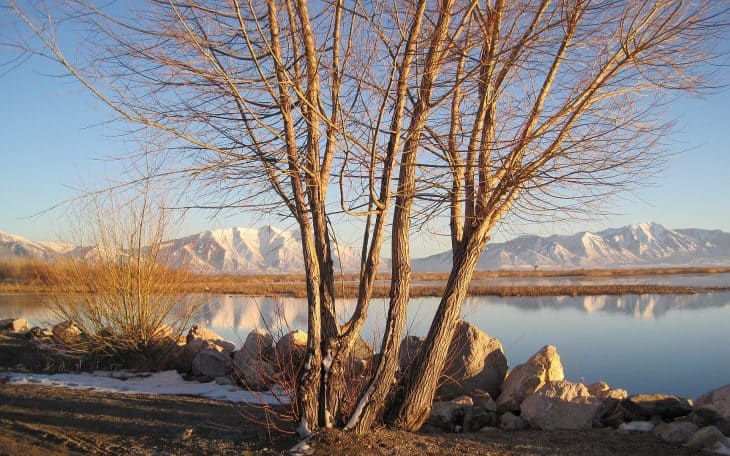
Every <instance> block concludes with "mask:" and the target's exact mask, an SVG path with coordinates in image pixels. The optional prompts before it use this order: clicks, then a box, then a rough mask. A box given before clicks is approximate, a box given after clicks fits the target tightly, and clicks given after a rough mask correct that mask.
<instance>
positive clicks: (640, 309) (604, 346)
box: [0, 292, 730, 398]
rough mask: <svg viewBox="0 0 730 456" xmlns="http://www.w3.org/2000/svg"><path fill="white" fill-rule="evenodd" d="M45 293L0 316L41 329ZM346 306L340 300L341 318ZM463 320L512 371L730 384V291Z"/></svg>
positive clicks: (47, 317) (225, 309) (270, 320)
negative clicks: (535, 362) (536, 368)
mask: <svg viewBox="0 0 730 456" xmlns="http://www.w3.org/2000/svg"><path fill="white" fill-rule="evenodd" d="M207 298H208V299H207V302H206V304H205V305H204V306H203V310H202V312H201V315H200V316H199V317H198V323H200V324H202V325H205V326H208V327H210V328H212V329H213V330H215V331H216V332H218V333H219V334H221V335H222V336H223V337H225V338H227V339H230V340H232V341H234V342H236V344H237V345H240V344H241V340H243V339H245V337H246V334H247V333H248V331H249V330H250V329H252V328H253V327H256V326H258V327H261V326H264V325H267V324H269V325H273V326H277V323H280V322H286V323H285V324H284V325H281V324H279V326H288V327H290V328H294V329H305V328H306V319H307V312H306V300H304V299H296V298H264V297H251V296H243V295H211V296H208V297H207ZM47 302H48V297H47V296H44V295H42V294H17V293H6V294H0V319H2V318H10V317H19V316H23V317H25V318H28V319H29V320H30V321H31V323H32V324H47V323H48V322H49V321H51V320H52V319H53V315H52V314H51V313H50V312H49V310H48V307H47ZM386 303H387V301H386V300H383V299H376V300H374V302H373V303H372V305H371V316H370V318H369V320H368V322H367V324H366V327H365V329H364V333H363V336H364V337H365V338H366V340H372V341H376V342H377V341H378V340H379V337H380V334H381V333H382V329H383V328H384V323H383V318H384V315H385V306H386ZM353 304H354V301H353V300H343V301H341V306H342V308H343V310H342V313H343V314H346V313H347V312H348V311H349V310H350V309H351V308H352V306H353ZM437 305H438V298H431V297H426V298H414V299H412V300H411V305H410V307H409V316H408V322H409V323H408V332H409V333H410V334H415V335H424V334H425V333H426V331H427V330H428V325H429V323H430V319H431V318H432V316H433V313H434V311H435V308H436V306H437ZM462 317H463V318H464V319H465V320H468V321H470V322H472V323H473V324H475V325H477V326H478V327H480V328H481V329H482V330H484V331H486V332H487V333H488V334H489V335H491V336H493V337H497V338H499V340H501V341H502V344H503V345H504V349H505V354H506V356H507V359H508V360H509V364H510V367H514V366H516V365H517V364H519V363H522V362H524V361H526V360H527V359H528V358H529V357H530V356H531V355H532V354H533V353H535V352H536V351H537V350H539V349H540V347H542V346H543V345H546V344H551V345H555V346H556V347H557V348H558V353H559V354H560V356H561V358H562V360H563V366H564V368H565V374H566V377H567V378H568V379H570V380H576V381H584V382H588V383H591V382H595V381H598V380H605V381H607V382H608V383H609V384H610V385H612V386H615V387H621V388H626V389H627V390H628V391H629V393H631V394H634V393H650V392H665V393H672V394H678V395H680V396H685V397H690V398H692V397H696V396H697V395H699V394H701V393H704V392H706V391H709V390H711V389H714V388H717V387H719V386H722V385H725V384H727V383H730V292H717V293H699V294H691V295H624V296H583V297H581V296H579V297H567V296H549V297H508V298H500V297H491V296H479V297H472V298H468V299H467V301H466V302H465V304H464V308H463V310H462Z"/></svg>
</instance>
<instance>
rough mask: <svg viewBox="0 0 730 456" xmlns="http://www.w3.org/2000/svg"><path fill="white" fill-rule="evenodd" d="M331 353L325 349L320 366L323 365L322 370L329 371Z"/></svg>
mask: <svg viewBox="0 0 730 456" xmlns="http://www.w3.org/2000/svg"><path fill="white" fill-rule="evenodd" d="M332 361H333V359H332V353H330V351H329V350H327V356H325V357H324V359H323V360H322V367H324V371H325V372H327V373H329V371H330V368H331V367H332Z"/></svg>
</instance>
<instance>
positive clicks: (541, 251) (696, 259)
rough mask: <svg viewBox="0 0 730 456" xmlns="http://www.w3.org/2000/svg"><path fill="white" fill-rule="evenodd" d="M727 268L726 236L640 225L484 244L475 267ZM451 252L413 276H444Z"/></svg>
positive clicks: (417, 263)
mask: <svg viewBox="0 0 730 456" xmlns="http://www.w3.org/2000/svg"><path fill="white" fill-rule="evenodd" d="M699 265H730V233H727V232H724V231H720V230H700V229H678V230H671V229H668V228H666V227H664V226H662V225H659V224H657V223H642V224H636V225H628V226H624V227H621V228H615V229H607V230H603V231H598V232H596V233H591V232H588V231H583V232H580V233H576V234H573V235H554V236H548V237H541V236H520V237H517V238H515V239H512V240H510V241H507V242H503V243H494V244H489V245H488V246H487V248H486V249H485V251H484V253H483V254H482V256H481V257H480V258H479V262H478V263H477V269H479V270H492V269H532V268H534V267H535V266H537V267H538V268H541V269H587V268H622V267H653V266H699ZM450 266H451V252H444V253H440V254H437V255H432V256H429V257H426V258H421V259H417V260H414V261H413V269H414V270H415V271H424V272H425V271H429V272H430V271H445V270H448V269H449V268H450Z"/></svg>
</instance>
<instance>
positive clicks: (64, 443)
mask: <svg viewBox="0 0 730 456" xmlns="http://www.w3.org/2000/svg"><path fill="white" fill-rule="evenodd" d="M29 345H30V344H29V343H28V341H27V340H25V339H24V338H22V337H16V336H11V335H7V334H2V333H0V368H1V369H3V370H31V371H42V370H44V369H46V368H47V367H48V365H49V361H48V360H46V359H44V353H43V352H38V351H33V350H29V349H30V346H29ZM50 364H51V365H52V364H54V363H53V362H51V363H50ZM56 367H58V366H56ZM263 422H266V420H265V419H264V411H263V410H262V409H261V408H251V407H244V406H242V405H240V404H233V403H229V402H221V401H214V400H209V399H204V398H200V397H184V396H163V395H128V394H119V393H99V392H91V391H80V390H68V389H63V388H49V387H42V386H27V385H8V384H5V383H4V382H3V375H2V372H1V371H0V456H5V455H12V456H20V455H23V456H36V455H38V456H40V455H48V454H54V455H56V454H59V455H63V454H70V455H76V454H99V455H168V454H178V455H198V454H200V455H219V454H220V455H225V454H237V455H246V454H286V450H287V449H288V448H291V447H292V446H293V445H294V444H295V443H296V438H295V437H294V436H292V435H291V434H287V433H284V432H280V431H274V430H272V429H271V428H270V427H267V426H264V425H263V424H261V423H263ZM292 426H293V425H292V424H291V423H279V428H280V429H285V430H286V429H289V430H290V429H292ZM310 444H311V447H312V449H313V450H314V454H316V455H327V456H329V455H404V456H415V455H422V454H423V455H426V454H432V455H439V456H444V455H458V456H464V455H472V454H474V455H500V456H501V455H638V456H649V455H656V456H659V455H674V454H676V455H697V454H698V453H697V452H695V451H692V450H689V449H686V448H683V447H681V446H678V445H671V444H668V443H665V442H662V441H661V440H660V439H658V438H657V437H655V436H654V435H651V434H624V433H620V432H618V431H614V430H611V429H593V430H589V431H560V432H540V431H519V432H511V433H507V432H502V431H499V430H491V431H486V432H485V431H482V432H476V433H468V434H447V433H444V432H441V431H438V430H432V429H425V430H423V431H422V432H420V433H406V432H398V431H392V430H387V429H381V430H379V431H377V432H373V433H369V434H367V435H364V436H355V435H352V434H351V433H343V432H339V431H328V432H323V433H320V434H319V435H317V436H315V437H314V438H313V439H312V440H311V442H310Z"/></svg>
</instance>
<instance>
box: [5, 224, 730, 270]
mask: <svg viewBox="0 0 730 456" xmlns="http://www.w3.org/2000/svg"><path fill="white" fill-rule="evenodd" d="M333 248H334V249H335V251H334V252H333V253H334V255H333V256H334V257H335V270H337V271H339V270H343V271H344V272H349V273H352V272H356V271H358V269H359V264H360V263H359V262H360V250H359V247H353V246H347V245H333ZM161 250H162V252H161V253H162V258H164V259H165V261H166V262H167V263H168V264H170V265H171V266H176V267H181V266H183V267H191V268H192V269H194V270H196V271H199V272H204V273H210V274H220V273H228V274H236V273H253V274H256V273H269V274H272V273H302V272H303V271H304V264H303V261H302V253H301V245H300V237H299V234H298V233H296V232H294V231H286V230H281V229H278V228H275V227H271V226H265V227H261V228H241V227H236V228H225V229H218V230H211V231H205V232H203V233H198V234H194V235H191V236H187V237H184V238H180V239H174V240H170V241H167V242H165V243H164V244H163V245H162V249H161ZM89 251H90V249H89V248H88V247H86V248H81V247H74V246H70V245H68V244H54V243H49V242H34V241H30V240H28V239H25V238H22V237H20V236H14V235H10V234H5V233H2V232H0V259H3V258H9V257H22V258H38V259H44V260H48V259H52V258H54V257H57V256H59V255H75V256H85V255H88V254H89ZM340 261H341V265H340ZM383 263H384V266H383V267H384V268H388V267H389V262H388V261H387V260H385V259H384V261H383ZM700 265H707V266H710V265H713V266H720V265H730V233H727V232H724V231H720V230H701V229H677V230H671V229H668V228H665V227H664V226H662V225H659V224H656V223H642V224H637V225H628V226H624V227H621V228H615V229H607V230H603V231H598V232H595V233H591V232H587V231H584V232H580V233H576V234H573V235H554V236H547V237H541V236H520V237H517V238H515V239H512V240H511V241H508V242H503V243H493V244H489V245H488V246H487V248H486V250H485V252H484V253H483V254H482V256H481V258H480V259H479V262H478V264H477V269H479V270H494V269H532V268H534V267H535V266H537V267H538V268H540V269H600V268H621V267H655V266H660V267H661V266H700ZM450 266H451V252H444V253H440V254H437V255H432V256H429V257H426V258H420V259H414V260H413V269H414V271H422V272H440V271H447V270H448V269H449V268H450Z"/></svg>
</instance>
